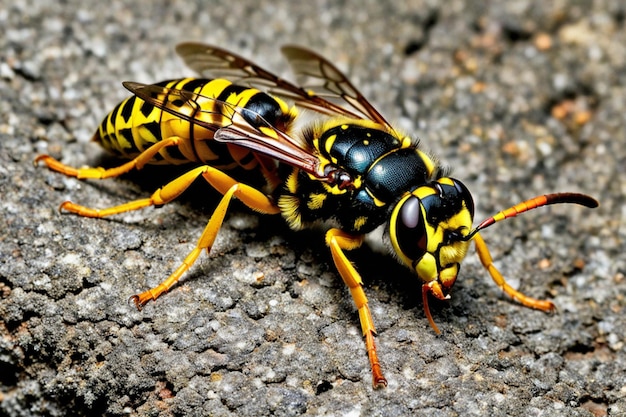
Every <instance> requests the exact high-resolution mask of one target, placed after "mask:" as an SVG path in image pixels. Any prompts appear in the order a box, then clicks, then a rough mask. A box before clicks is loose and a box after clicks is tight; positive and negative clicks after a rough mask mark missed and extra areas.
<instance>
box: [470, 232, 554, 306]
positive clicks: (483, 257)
mask: <svg viewBox="0 0 626 417" xmlns="http://www.w3.org/2000/svg"><path fill="white" fill-rule="evenodd" d="M473 239H474V244H475V245H476V252H477V253H478V257H479V258H480V262H481V263H482V264H483V266H484V267H485V269H486V270H487V271H489V275H491V278H492V279H493V280H494V281H495V283H496V284H497V285H498V287H500V288H502V290H503V291H504V292H505V293H507V294H508V295H509V296H510V297H511V298H513V299H514V300H516V301H518V302H519V303H521V304H522V305H524V306H526V307H530V308H535V309H537V310H542V311H546V312H550V311H554V309H555V308H556V307H555V306H554V303H553V302H552V301H549V300H537V299H536V298H532V297H528V296H527V295H524V294H522V293H521V292H519V291H517V290H516V289H514V288H513V287H511V286H510V285H509V284H507V282H506V280H505V279H504V277H503V276H502V274H501V273H500V271H498V270H497V269H496V267H495V265H494V264H493V259H492V258H491V254H490V253H489V249H487V245H486V244H485V241H484V240H483V238H482V236H480V233H476V234H475V235H474V238H473Z"/></svg>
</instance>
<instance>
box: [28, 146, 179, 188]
mask: <svg viewBox="0 0 626 417" xmlns="http://www.w3.org/2000/svg"><path fill="white" fill-rule="evenodd" d="M180 141H181V139H180V138H179V137H177V136H173V137H169V138H167V139H163V140H162V141H159V142H157V143H155V144H154V145H151V146H150V147H149V148H148V149H146V150H145V151H143V152H142V153H140V154H139V155H138V156H137V157H136V158H134V159H132V160H130V161H128V162H127V163H125V164H123V165H120V166H118V167H114V168H109V169H105V168H102V167H97V168H92V167H87V168H73V167H70V166H67V165H65V164H63V163H61V162H59V161H57V160H56V159H54V158H53V157H51V156H50V155H39V156H38V157H37V158H35V161H34V163H35V165H37V164H38V163H39V162H43V163H44V164H46V166H47V167H48V168H49V169H50V170H52V171H55V172H60V173H61V174H64V175H67V176H68V177H76V178H78V179H98V180H101V179H105V178H111V177H118V176H120V175H122V174H125V173H127V172H129V171H132V170H133V169H137V170H139V169H141V168H143V167H144V165H146V164H147V163H148V162H150V161H151V160H152V158H154V156H155V155H156V154H157V153H159V151H160V150H161V149H163V148H166V147H168V146H176V145H178V144H179V143H180Z"/></svg>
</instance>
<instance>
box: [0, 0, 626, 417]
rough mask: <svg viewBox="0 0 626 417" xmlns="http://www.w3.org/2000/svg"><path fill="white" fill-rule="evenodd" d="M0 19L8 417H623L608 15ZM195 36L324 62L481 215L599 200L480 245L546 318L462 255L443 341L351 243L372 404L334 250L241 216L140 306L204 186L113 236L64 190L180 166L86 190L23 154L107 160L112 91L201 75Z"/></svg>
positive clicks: (501, 227)
mask: <svg viewBox="0 0 626 417" xmlns="http://www.w3.org/2000/svg"><path fill="white" fill-rule="evenodd" d="M0 3H1V4H0V27H2V28H3V29H2V32H3V33H2V35H0V96H1V97H2V98H1V101H0V192H1V195H2V202H0V207H1V213H2V214H1V216H2V222H1V224H2V227H3V231H2V236H1V238H0V253H1V257H0V335H1V337H0V414H3V415H8V416H29V415H49V416H67V415H70V416H71V415H100V414H107V415H149V416H173V415H187V416H194V415H196V416H200V415H214V416H237V415H254V416H267V415H274V416H292V415H302V414H305V415H317V416H331V415H336V416H358V415H363V416H370V415H371V416H377V415H385V416H405V415H409V414H413V415H424V416H426V415H428V416H430V415H434V414H436V415H437V416H442V417H443V416H474V415H475V416H478V415H491V416H505V415H506V416H604V415H612V416H623V415H626V400H624V397H626V353H625V347H624V340H623V337H624V334H626V319H625V317H626V314H625V313H626V312H625V311H624V309H625V304H626V302H625V300H624V294H625V291H626V279H625V278H624V273H625V270H626V265H625V263H626V262H625V256H624V253H625V252H626V248H625V243H624V238H625V235H626V225H625V222H624V217H625V214H626V212H625V209H624V207H625V204H624V195H625V193H626V180H625V177H624V173H625V170H626V168H625V167H626V156H625V155H626V138H625V132H626V127H625V124H626V117H625V115H626V87H625V84H626V28H625V23H624V20H625V17H626V8H625V6H624V5H623V2H622V1H620V0H614V1H608V0H607V1H597V2H593V1H582V0H581V1H576V2H562V1H557V2H544V1H535V2H531V1H501V2H498V1H487V2H480V3H481V4H482V5H481V6H478V3H479V2H470V1H467V2H464V1H447V2H445V3H444V2H437V1H404V2H398V1H391V0H389V1H380V0H375V1H373V0H372V1H368V2H350V1H343V2H333V1H324V0H315V1H308V2H292V1H288V0H285V1H255V2H234V1H219V2H218V1H215V2H206V3H203V2H193V1H184V2H170V1H165V0H160V1H147V0H146V1H137V0H135V1H117V2H112V4H107V3H106V2H85V1H78V0H67V1H63V2H47V1H27V0H11V1H9V0H2V1H0ZM89 3H91V4H89ZM213 3H214V4H213ZM440 3H441V4H440ZM551 3H554V4H551ZM400 4H403V5H400ZM444 4H445V5H444ZM185 40H198V41H204V42H210V43H214V44H217V45H221V46H223V47H226V48H230V49H232V50H234V51H238V52H239V53H242V54H244V55H245V56H249V57H251V58H254V59H255V60H256V61H258V62H260V63H262V64H263V65H265V66H269V67H270V68H274V69H276V70H277V71H279V72H280V71H284V70H286V67H285V65H284V63H283V62H282V61H281V57H280V54H279V52H278V47H279V45H282V44H285V43H297V44H300V45H305V46H308V47H310V48H312V49H314V50H316V51H319V52H320V53H322V54H324V55H325V56H327V57H329V58H331V60H333V61H335V62H337V64H338V65H339V66H340V67H342V68H344V69H349V73H350V74H351V77H352V79H353V80H354V82H355V83H356V85H358V86H359V87H361V88H362V90H363V92H364V93H365V94H366V96H368V97H370V98H371V100H372V102H374V103H375V104H376V105H377V106H378V108H379V109H380V110H381V111H382V112H383V113H384V114H386V115H387V116H388V117H389V118H390V119H393V120H396V121H397V123H398V125H399V126H400V127H402V128H404V129H406V130H407V131H410V132H413V133H414V134H415V135H416V136H419V137H420V138H421V139H422V141H423V144H424V147H425V148H426V149H429V150H430V151H432V152H433V153H434V154H436V155H438V156H439V157H440V158H441V160H442V161H443V162H444V163H445V164H448V165H450V167H452V168H453V169H454V175H455V176H456V177H458V178H461V179H463V181H464V182H465V183H466V184H467V185H468V187H470V189H471V190H472V192H473V194H474V197H475V200H476V204H477V210H478V214H477V217H478V218H479V219H482V218H483V217H485V216H487V215H489V214H492V213H494V212H495V211H497V210H498V209H501V208H504V207H508V206H509V205H511V204H513V203H516V202H518V201H519V200H520V199H523V198H527V197H531V196H533V195H536V194H541V193H544V192H553V191H557V190H571V191H581V192H586V193H589V194H592V195H594V196H596V197H597V198H598V199H599V200H600V201H601V203H602V206H601V208H599V209H597V210H586V209H582V208H578V207H573V206H572V207H554V208H547V209H542V210H541V211H537V212H534V213H528V214H526V215H525V216H523V217H520V218H518V219H516V220H513V221H508V222H505V223H501V224H498V225H496V226H494V227H492V228H491V229H489V230H488V231H486V232H485V233H484V236H485V238H486V239H487V241H488V243H489V245H490V247H491V249H492V251H493V254H494V256H495V258H496V260H497V265H499V267H500V268H501V269H502V271H503V272H504V273H505V275H506V276H507V277H508V279H509V280H510V282H511V283H512V284H513V285H514V286H516V287H519V288H521V289H522V290H523V291H525V292H527V293H528V294H530V295H534V296H537V297H547V298H551V299H553V300H554V301H555V302H556V304H557V305H558V307H559V311H558V313H557V314H555V315H546V314H543V313H541V312H537V311H531V310H528V309H525V308H523V307H520V306H519V305H517V304H516V303H514V302H511V301H510V300H509V299H507V298H506V297H505V296H504V295H503V294H502V293H501V291H500V290H499V289H498V288H496V287H495V285H493V283H492V282H491V280H490V279H489V277H488V275H487V274H486V272H485V271H483V270H482V268H481V267H480V265H479V263H478V260H477V259H476V257H475V256H474V254H473V252H472V253H471V254H470V255H469V256H468V259H467V260H466V262H465V263H464V266H463V268H462V270H461V272H462V276H461V279H460V280H459V282H458V284H457V286H456V287H455V290H454V292H453V297H452V300H451V301H450V302H449V303H434V302H433V313H434V316H435V320H436V321H437V323H438V324H439V326H440V327H441V329H442V331H443V334H442V335H441V336H436V335H435V334H434V333H433V331H432V330H431V329H430V328H429V326H428V323H427V321H426V320H425V318H424V314H423V311H422V303H421V300H420V296H419V294H420V293H419V284H418V282H417V281H416V280H415V279H414V278H413V277H412V276H411V275H410V274H409V273H408V272H407V271H405V270H404V269H403V268H401V267H399V266H397V265H396V263H395V261H394V260H393V258H392V257H390V256H383V255H379V254H378V253H376V252H374V251H372V250H370V249H363V250H360V251H357V252H356V253H354V254H351V259H353V260H354V262H355V264H356V265H357V266H358V267H359V268H360V270H361V271H363V275H364V277H365V280H366V282H367V293H368V295H369V297H370V301H371V306H372V309H373V315H374V320H375V322H376V324H377V326H378V330H379V336H378V338H377V342H378V346H379V351H380V352H379V353H380V355H381V360H382V365H383V367H384V370H385V372H386V376H387V377H388V379H389V387H388V388H387V389H384V390H378V391H374V390H372V387H371V383H370V370H369V365H368V362H367V358H366V356H365V353H364V347H363V343H362V340H361V336H360V334H359V327H358V326H359V324H358V317H357V314H356V312H355V309H354V307H353V305H352V301H351V299H350V297H349V295H348V292H347V290H346V289H345V288H344V287H343V284H342V282H341V280H340V278H338V276H337V274H336V273H335V271H334V269H333V266H332V261H331V260H330V257H329V255H328V253H327V251H326V249H325V248H324V244H323V239H322V235H321V234H320V233H317V232H315V231H309V232H305V233H293V232H290V231H289V230H287V229H286V227H285V226H284V225H283V224H282V222H281V221H280V219H278V218H276V219H274V218H266V217H258V216H255V215H253V214H251V213H249V212H248V211H247V210H245V209H244V208H242V207H241V206H239V205H235V207H234V209H233V210H232V212H231V213H230V215H229V217H228V219H227V221H226V223H225V225H224V227H223V229H222V232H221V234H220V235H219V238H218V242H217V246H216V248H215V251H214V253H213V254H212V256H211V257H207V256H203V257H202V258H201V260H200V262H198V264H197V265H196V266H195V267H194V268H193V269H192V271H191V273H190V274H188V275H187V276H186V277H185V279H184V280H183V282H181V283H180V285H178V286H177V287H175V288H174V289H173V290H172V291H171V292H170V293H169V294H167V295H166V296H164V297H162V298H161V299H159V300H158V302H156V303H152V304H150V305H149V306H147V307H146V308H145V309H144V310H143V311H142V312H138V311H137V310H136V309H135V308H134V307H133V306H132V305H131V304H129V303H128V302H127V300H128V297H129V296H130V295H132V294H135V293H136V292H138V291H142V290H145V289H146V288H148V287H150V286H152V285H155V284H156V283H158V282H159V281H160V280H161V279H163V278H164V277H166V276H167V275H168V274H169V272H170V271H172V270H173V269H174V268H175V267H176V266H177V265H178V262H179V261H180V260H181V259H182V258H183V257H184V256H185V255H186V254H187V252H188V251H189V250H190V249H191V246H192V244H193V243H194V242H195V240H196V239H197V237H198V236H199V234H200V232H201V230H202V228H203V227H204V225H205V222H206V220H207V219H208V216H209V214H210V212H211V207H212V206H213V204H215V201H216V200H215V197H216V195H215V193H214V192H210V191H207V187H205V186H203V185H202V184H199V185H198V186H197V187H194V189H193V190H192V192H190V193H188V194H187V195H186V196H184V197H183V198H182V199H181V201H179V202H175V203H173V204H171V205H169V206H166V207H164V208H162V209H159V210H155V209H148V210H143V211H140V212H136V213H130V214H127V215H122V216H117V217H115V218H112V219H109V220H93V219H84V218H78V217H75V216H67V215H59V213H58V212H57V207H58V204H59V203H60V202H62V201H63V200H65V199H71V200H72V201H75V202H79V203H82V204H85V205H88V206H94V207H106V206H110V205H114V204H119V203H121V202H124V201H127V200H130V199H135V198H139V197H143V196H147V195H148V194H149V193H150V192H151V190H153V189H154V188H156V187H158V186H159V184H161V183H162V182H163V181H165V180H166V179H167V178H171V177H172V176H173V175H175V172H172V171H167V170H165V171H162V170H156V171H155V170H152V171H148V172H146V173H140V174H135V175H132V176H129V177H127V178H124V179H119V180H110V181H103V182H80V181H76V180H74V179H67V178H64V177H63V176H61V175H58V174H54V173H50V172H48V171H47V170H45V169H43V168H40V169H36V168H34V167H33V165H32V160H33V158H34V157H35V155H37V154H38V153H41V152H47V153H51V154H53V155H55V156H57V157H60V158H61V159H62V160H63V161H64V162H66V163H68V164H70V165H74V166H79V165H82V164H99V163H105V164H111V163H114V162H112V161H111V160H109V159H101V153H100V150H99V149H98V148H97V147H96V146H95V145H93V144H91V143H89V139H90V136H91V134H92V132H93V131H94V129H95V127H96V126H97V124H98V123H99V121H100V120H101V118H102V117H103V116H104V115H105V114H106V113H107V112H108V111H109V110H111V109H112V107H113V106H114V105H115V103H116V102H117V101H119V100H120V99H122V98H124V97H126V95H127V93H126V92H125V90H124V89H123V88H122V86H121V84H120V83H121V81H123V80H135V81H141V82H153V81H154V82H156V81H160V80H162V79H166V78H171V77H180V76H184V75H192V73H191V72H190V70H188V69H186V68H184V67H183V66H182V64H181V62H180V60H179V59H177V57H176V56H175V54H174V53H173V50H174V45H175V44H177V43H178V42H180V41H185ZM260 278H262V279H260Z"/></svg>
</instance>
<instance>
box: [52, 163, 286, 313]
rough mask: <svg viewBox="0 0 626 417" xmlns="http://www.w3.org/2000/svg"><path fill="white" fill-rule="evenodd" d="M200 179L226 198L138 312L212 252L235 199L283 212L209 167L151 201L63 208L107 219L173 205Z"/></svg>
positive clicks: (140, 299) (139, 299)
mask: <svg viewBox="0 0 626 417" xmlns="http://www.w3.org/2000/svg"><path fill="white" fill-rule="evenodd" d="M142 155H143V154H142ZM49 161H50V160H47V163H48V162H49ZM48 166H53V167H54V168H53V169H55V168H60V169H55V170H57V171H59V172H63V173H65V171H63V169H64V168H63V166H62V165H61V164H59V165H54V163H52V165H50V164H49V165H48ZM68 175H70V174H68ZM200 176H202V177H203V178H204V179H205V180H206V181H207V182H208V183H209V184H210V185H211V186H213V187H214V188H215V189H216V190H217V191H219V192H220V193H221V194H223V197H222V199H221V201H220V203H219V204H218V206H217V208H216V209H215V211H214V212H213V215H212V216H211V219H210V220H209V222H208V224H207V226H206V227H205V229H204V232H203V233H202V236H200V239H199V240H198V243H197V244H196V247H195V248H194V249H193V250H192V251H191V253H189V255H187V257H185V259H184V260H183V263H182V264H181V265H180V266H179V267H178V268H177V269H176V271H174V273H172V275H170V276H169V277H168V278H167V279H166V280H165V281H163V282H162V283H160V284H159V285H157V286H156V287H154V288H152V289H150V290H148V291H145V292H143V293H141V294H138V295H134V296H133V297H131V299H132V300H133V301H134V302H135V304H136V306H137V308H139V309H140V308H141V307H142V306H144V305H145V304H146V303H147V302H148V301H150V300H156V299H157V298H158V297H159V296H160V295H161V294H162V293H164V292H165V291H167V290H168V289H169V288H171V287H172V285H174V284H175V283H176V282H177V281H178V280H179V279H180V277H181V276H182V275H183V273H185V271H187V270H188V269H189V268H190V267H191V265H193V263H194V262H195V261H196V259H197V258H198V256H199V255H200V253H201V252H202V250H203V249H206V250H207V251H210V250H211V247H212V246H213V242H215V238H216V236H217V233H218V231H219V229H220V227H221V226H222V223H223V222H224V216H225V215H226V211H227V209H228V205H229V203H230V201H231V199H232V198H233V197H236V198H238V199H239V200H241V201H242V202H243V203H244V204H245V205H246V206H248V207H250V208H251V209H253V210H255V211H258V212H261V213H265V214H278V213H280V209H279V208H278V207H277V206H276V205H275V204H274V203H273V202H272V201H271V200H270V199H269V198H268V197H267V196H266V195H265V194H263V193H262V192H261V191H259V190H257V189H256V188H253V187H250V186H249V185H245V184H241V183H238V182H237V181H236V180H235V179H233V178H232V177H230V176H229V175H227V174H225V173H223V172H222V171H220V170H218V169H216V168H213V167H210V166H208V165H203V166H200V167H197V168H194V169H192V170H190V171H188V172H186V173H185V174H183V175H181V176H180V177H178V178H176V179H175V180H173V181H171V182H169V183H168V184H166V185H164V186H163V187H161V188H160V189H158V190H157V191H155V192H154V194H152V196H151V197H150V198H144V199H140V200H135V201H131V202H128V203H125V204H121V205H119V206H115V207H110V208H107V209H102V210H99V209H92V208H89V207H84V206H80V205H78V204H74V203H72V202H70V201H66V202H64V203H63V204H61V209H64V210H67V211H69V212H71V213H75V214H78V215H79V216H85V217H105V216H110V215H113V214H120V213H124V212H127V211H131V210H137V209H140V208H144V207H149V206H161V205H164V204H167V203H169V202H171V201H172V200H174V199H175V198H176V197H178V196H179V195H180V194H182V193H183V192H184V191H185V190H186V189H187V188H188V187H189V186H190V185H191V184H192V183H193V182H194V181H195V180H196V179H197V178H198V177H200Z"/></svg>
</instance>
